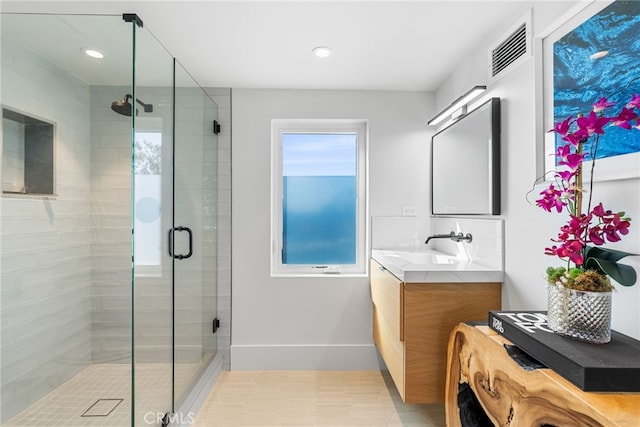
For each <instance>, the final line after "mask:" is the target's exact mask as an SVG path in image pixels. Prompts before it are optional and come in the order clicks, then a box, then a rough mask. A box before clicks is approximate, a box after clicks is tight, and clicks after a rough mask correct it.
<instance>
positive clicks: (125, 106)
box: [111, 94, 153, 116]
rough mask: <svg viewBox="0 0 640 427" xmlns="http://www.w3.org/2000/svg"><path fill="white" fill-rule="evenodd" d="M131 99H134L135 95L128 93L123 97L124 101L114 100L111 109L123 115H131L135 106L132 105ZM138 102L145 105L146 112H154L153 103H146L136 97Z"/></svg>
mask: <svg viewBox="0 0 640 427" xmlns="http://www.w3.org/2000/svg"><path fill="white" fill-rule="evenodd" d="M130 99H133V97H132V96H131V95H129V94H126V95H125V96H124V98H123V99H122V101H114V102H112V103H111V109H112V110H113V111H115V112H116V113H118V114H122V115H123V116H131V111H132V110H133V107H132V105H131V103H130V102H129V100H130ZM136 102H137V103H138V104H140V105H142V106H143V107H144V112H145V113H152V112H153V105H151V104H145V103H144V102H142V101H140V100H139V99H137V98H136ZM137 115H138V109H137V108H136V116H137Z"/></svg>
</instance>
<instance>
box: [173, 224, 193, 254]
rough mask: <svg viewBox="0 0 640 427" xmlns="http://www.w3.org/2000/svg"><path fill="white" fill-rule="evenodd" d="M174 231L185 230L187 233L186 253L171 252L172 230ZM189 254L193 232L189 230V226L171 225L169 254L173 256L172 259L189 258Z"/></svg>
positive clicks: (191, 247)
mask: <svg viewBox="0 0 640 427" xmlns="http://www.w3.org/2000/svg"><path fill="white" fill-rule="evenodd" d="M174 231H186V232H187V234H188V235H189V252H188V253H187V254H175V255H174V254H173V250H172V249H173V232H174ZM191 255H193V233H192V232H191V229H190V228H189V227H183V226H181V225H180V226H178V227H173V228H171V229H169V256H170V257H172V258H174V259H187V258H190V257H191Z"/></svg>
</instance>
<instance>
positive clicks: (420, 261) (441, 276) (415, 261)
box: [371, 249, 504, 283]
mask: <svg viewBox="0 0 640 427" xmlns="http://www.w3.org/2000/svg"><path fill="white" fill-rule="evenodd" d="M371 257H372V258H373V259H374V260H376V261H378V262H379V263H380V264H381V265H382V266H383V267H384V268H386V269H387V270H388V271H389V272H391V273H392V274H393V275H394V276H396V277H397V278H398V279H400V280H401V281H403V282H405V283H453V282H461V283H464V282H485V283H496V282H499V283H502V282H503V281H504V272H503V271H502V270H496V269H495V268H492V267H487V266H485V265H482V264H479V263H477V262H473V261H469V260H467V259H464V258H458V257H456V256H455V255H450V254H445V253H442V252H437V251H431V250H421V251H410V250H406V249H405V250H392V249H373V250H372V251H371Z"/></svg>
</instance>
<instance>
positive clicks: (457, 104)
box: [427, 86, 487, 126]
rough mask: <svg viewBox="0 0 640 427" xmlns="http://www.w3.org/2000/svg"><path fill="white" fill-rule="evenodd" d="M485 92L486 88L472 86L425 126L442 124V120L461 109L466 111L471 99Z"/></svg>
mask: <svg viewBox="0 0 640 427" xmlns="http://www.w3.org/2000/svg"><path fill="white" fill-rule="evenodd" d="M485 90H487V87H486V86H474V87H473V88H471V90H470V91H469V92H467V93H465V94H464V95H462V96H461V97H460V98H458V99H456V100H455V101H453V102H452V103H451V105H449V106H448V107H447V108H446V109H444V110H443V111H442V112H440V113H439V114H437V115H436V116H435V117H434V118H432V119H431V120H429V121H428V122H427V125H429V126H435V125H437V124H438V123H440V122H442V121H443V120H445V119H448V118H449V117H451V114H452V113H453V112H454V111H456V110H458V109H461V108H463V107H464V108H465V109H466V106H467V104H468V103H469V102H471V101H472V100H473V99H475V98H477V97H478V96H479V95H480V94H481V93H482V92H484V91H485Z"/></svg>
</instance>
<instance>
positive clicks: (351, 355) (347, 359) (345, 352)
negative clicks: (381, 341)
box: [231, 344, 386, 371]
mask: <svg viewBox="0 0 640 427" xmlns="http://www.w3.org/2000/svg"><path fill="white" fill-rule="evenodd" d="M380 369H386V368H385V367H384V364H382V365H381V364H380V359H379V358H378V355H377V351H376V347H375V345H374V344H364V345H231V370H238V371H250V370H265V371H277V370H284V371H287V370H289V371H303V370H304V371H306V370H310V371H314V370H321V371H322V370H334V371H340V370H345V371H368V370H380Z"/></svg>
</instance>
